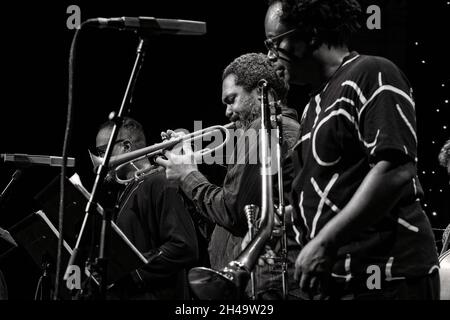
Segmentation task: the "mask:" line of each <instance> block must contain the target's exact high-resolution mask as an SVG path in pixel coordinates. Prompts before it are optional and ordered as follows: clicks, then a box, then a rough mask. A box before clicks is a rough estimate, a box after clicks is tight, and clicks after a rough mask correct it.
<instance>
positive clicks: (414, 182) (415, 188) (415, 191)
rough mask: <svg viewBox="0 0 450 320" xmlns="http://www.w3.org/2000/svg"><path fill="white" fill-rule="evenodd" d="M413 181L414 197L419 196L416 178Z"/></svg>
mask: <svg viewBox="0 0 450 320" xmlns="http://www.w3.org/2000/svg"><path fill="white" fill-rule="evenodd" d="M412 181H413V188H414V196H417V185H416V177H413V178H412Z"/></svg>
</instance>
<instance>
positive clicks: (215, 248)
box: [156, 53, 299, 299]
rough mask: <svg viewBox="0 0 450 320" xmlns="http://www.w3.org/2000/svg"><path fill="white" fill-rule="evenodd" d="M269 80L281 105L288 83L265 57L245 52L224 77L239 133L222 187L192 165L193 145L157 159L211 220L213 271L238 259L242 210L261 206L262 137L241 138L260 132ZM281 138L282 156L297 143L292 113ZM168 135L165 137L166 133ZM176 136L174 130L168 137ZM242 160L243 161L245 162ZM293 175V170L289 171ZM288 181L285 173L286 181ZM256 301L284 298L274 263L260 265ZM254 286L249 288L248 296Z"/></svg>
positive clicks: (228, 109)
mask: <svg viewBox="0 0 450 320" xmlns="http://www.w3.org/2000/svg"><path fill="white" fill-rule="evenodd" d="M261 79H266V80H267V81H268V84H269V87H270V88H272V89H273V93H274V94H271V97H272V99H273V98H274V96H275V95H276V96H277V97H278V98H280V99H281V100H282V101H283V102H285V97H286V93H287V85H286V83H285V82H284V81H283V79H281V78H279V77H278V76H277V74H276V71H275V69H274V68H273V66H272V65H271V63H270V61H269V60H268V59H267V57H266V56H265V55H263V54H257V53H250V54H245V55H242V56H240V57H238V58H237V59H235V60H234V61H233V62H231V63H230V64H229V65H228V66H227V67H226V68H225V70H224V72H223V76H222V102H223V104H224V105H225V116H226V117H227V118H228V119H229V120H230V121H231V122H234V123H235V124H236V127H237V128H238V129H241V132H243V134H242V135H241V136H239V138H238V141H237V144H236V146H235V149H234V150H233V151H235V152H236V153H237V157H236V158H235V160H236V161H235V162H234V163H231V164H230V165H228V168H227V173H226V176H225V179H224V181H223V186H218V185H214V184H212V183H210V182H209V181H208V180H207V179H206V178H205V177H204V176H203V175H202V174H201V173H200V172H199V171H198V168H197V164H196V163H195V161H191V162H190V160H191V156H192V155H191V152H192V149H190V145H187V144H185V145H184V147H185V154H182V155H180V154H175V153H174V152H170V151H167V152H166V153H165V156H166V158H167V159H163V158H158V159H156V162H157V163H158V164H160V165H162V166H164V167H165V168H166V176H167V178H168V179H169V180H172V181H176V182H178V183H179V185H180V187H181V190H182V191H183V193H184V194H185V195H186V196H187V197H188V198H189V199H190V200H191V201H192V202H193V203H194V204H195V207H196V209H197V211H198V212H199V213H200V214H201V215H202V216H203V217H204V218H205V219H207V220H208V221H210V222H212V223H214V224H215V228H214V231H213V233H212V236H211V240H210V243H209V255H210V262H211V267H212V268H213V269H222V268H223V267H225V266H226V265H227V264H228V262H230V261H232V260H234V259H235V258H236V257H237V256H238V254H239V253H240V251H241V242H242V240H243V237H244V236H245V235H246V233H247V230H248V229H247V226H248V224H247V220H246V216H245V213H244V207H245V206H246V205H248V204H255V205H257V206H259V205H260V203H261V184H260V181H261V178H260V171H259V165H258V163H251V161H250V159H252V158H254V157H253V155H256V154H257V150H258V139H256V142H255V143H249V147H248V148H247V149H245V148H244V149H245V150H244V151H242V149H240V146H243V145H245V143H240V142H242V139H246V137H248V135H247V133H249V132H250V131H251V130H255V132H259V129H260V127H261V124H260V104H261V101H260V94H259V91H258V90H259V89H258V82H259V81H260V80H261ZM282 120H283V137H284V145H283V150H284V153H285V154H286V153H287V150H289V149H290V148H291V147H292V146H293V144H294V143H295V142H296V140H297V136H298V130H299V124H298V122H297V114H296V112H295V111H294V110H291V109H288V108H286V107H283V119H282ZM163 134H164V133H163ZM164 135H166V136H172V135H173V132H171V131H169V132H167V133H165V134H164ZM242 159H244V161H241V160H242ZM286 172H289V170H286ZM289 180H290V177H289V174H287V175H286V183H287V184H288V181H289ZM290 240H291V241H289V244H290V245H291V247H290V256H291V257H292V259H291V260H290V262H291V263H290V264H289V266H290V267H293V262H294V261H295V256H296V254H298V252H299V248H298V245H296V243H295V241H294V240H293V237H290ZM269 245H270V250H271V251H273V252H274V253H279V252H280V240H279V239H274V241H273V242H272V243H270V244H269ZM255 277H256V280H257V281H256V282H257V286H256V298H257V299H281V298H282V282H281V273H280V269H279V268H278V269H277V266H276V265H268V264H267V265H264V266H261V267H256V270H255ZM249 291H250V288H249V286H248V288H247V293H249Z"/></svg>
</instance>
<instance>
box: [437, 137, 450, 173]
mask: <svg viewBox="0 0 450 320" xmlns="http://www.w3.org/2000/svg"><path fill="white" fill-rule="evenodd" d="M449 162H450V139H448V140H447V142H446V143H445V144H444V146H443V147H442V149H441V152H440V153H439V163H440V164H441V166H443V167H447V166H448V164H449Z"/></svg>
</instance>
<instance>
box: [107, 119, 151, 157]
mask: <svg viewBox="0 0 450 320" xmlns="http://www.w3.org/2000/svg"><path fill="white" fill-rule="evenodd" d="M113 126H114V122H113V121H110V120H109V121H106V122H105V123H103V124H102V125H101V126H100V128H99V131H100V130H103V129H105V128H108V129H112V128H113ZM118 137H121V138H125V139H128V140H130V141H131V142H132V143H133V147H134V149H140V148H144V147H145V146H146V144H147V141H146V138H145V133H144V128H143V127H142V125H141V124H140V123H139V122H137V121H136V120H135V119H133V118H130V117H124V118H123V123H122V126H121V127H120V130H119V135H118Z"/></svg>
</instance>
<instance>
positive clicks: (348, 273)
mask: <svg viewBox="0 0 450 320" xmlns="http://www.w3.org/2000/svg"><path fill="white" fill-rule="evenodd" d="M351 262H352V257H351V255H350V253H347V256H346V258H345V262H344V268H345V275H340V274H336V273H331V276H332V277H335V278H344V279H345V282H350V280H352V272H351V270H350V266H351Z"/></svg>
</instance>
